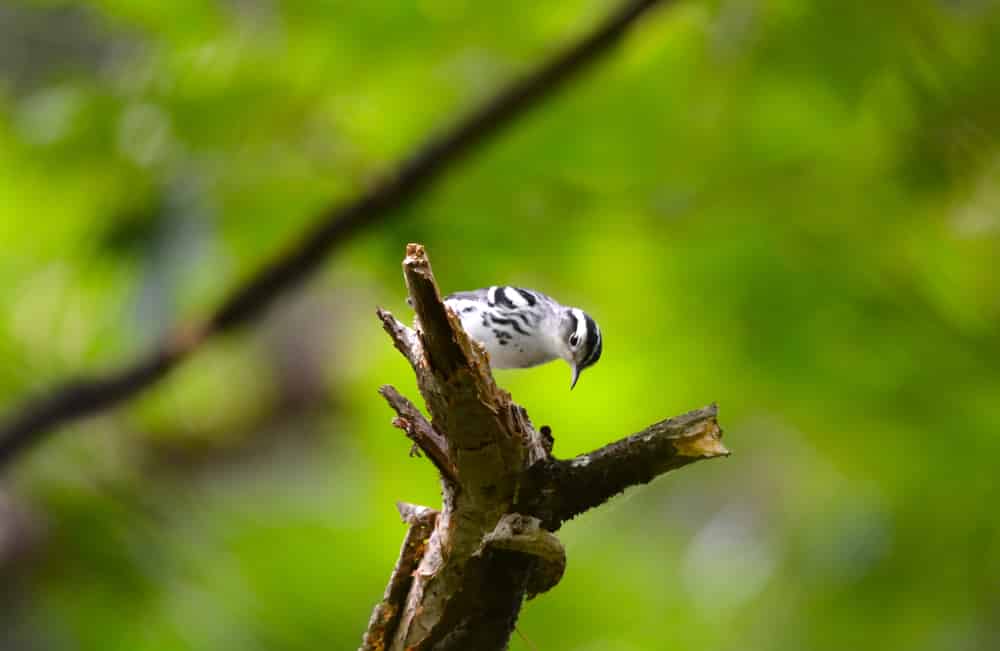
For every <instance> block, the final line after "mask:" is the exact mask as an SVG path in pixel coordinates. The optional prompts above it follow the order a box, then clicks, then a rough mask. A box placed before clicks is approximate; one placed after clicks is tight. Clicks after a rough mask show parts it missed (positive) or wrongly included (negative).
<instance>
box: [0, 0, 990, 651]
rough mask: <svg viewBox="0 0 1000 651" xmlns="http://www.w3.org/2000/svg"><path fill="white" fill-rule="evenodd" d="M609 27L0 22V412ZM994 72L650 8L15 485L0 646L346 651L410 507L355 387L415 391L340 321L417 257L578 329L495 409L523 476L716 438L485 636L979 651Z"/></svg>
mask: <svg viewBox="0 0 1000 651" xmlns="http://www.w3.org/2000/svg"><path fill="white" fill-rule="evenodd" d="M609 6H610V3H608V2H599V3H592V2H580V1H572V2H563V3H528V2H515V3H513V4H512V5H511V4H509V3H508V4H504V3H472V2H468V1H466V0H416V1H414V2H407V1H399V2H392V3H361V2H357V3H341V2H305V1H302V0H296V1H290V2H281V3H279V2H275V1H273V0H229V1H227V2H208V1H199V0H185V1H183V2H181V1H178V0H171V1H169V2H167V1H165V0H147V1H144V2H130V1H123V0H93V1H91V2H82V3H75V4H62V3H52V2H38V3H34V4H14V5H12V6H10V7H8V8H7V9H0V179H2V182H0V241H2V242H3V245H4V247H3V249H4V255H3V256H2V257H0V299H2V300H3V303H4V305H5V309H4V310H3V311H2V312H0V358H2V359H3V360H4V364H3V365H2V367H0V402H2V403H3V405H4V406H5V408H11V407H12V406H13V405H15V404H16V403H17V402H18V400H20V399H21V398H23V397H24V396H26V395H29V394H31V393H33V392H36V391H40V390H42V389H44V387H46V386H49V385H51V384H52V383H53V382H55V381H56V380H58V379H62V378H65V377H67V376H70V375H72V374H75V373H79V372H82V371H85V370H94V369H102V368H107V367H109V366H111V365H113V364H116V363H118V362H120V361H122V360H124V359H128V358H129V356H130V355H132V354H135V353H136V352H137V351H139V350H142V349H143V347H145V346H146V345H148V344H150V343H151V342H153V341H155V338H156V336H157V335H159V334H160V333H162V332H163V330H164V329H165V328H166V326H167V325H168V324H170V323H173V322H176V321H178V320H182V319H184V318H189V317H191V316H195V315H199V314H202V313H204V311H205V310H206V309H207V308H208V307H209V306H211V305H213V304H215V302H217V301H218V300H219V298H220V297H221V296H223V295H224V293H225V292H226V291H227V290H228V289H229V288H231V287H233V286H234V285H235V284H237V283H238V282H239V281H240V280H241V279H243V278H245V277H246V276H247V275H248V274H249V273H250V272H251V271H252V270H254V269H256V268H257V267H258V266H259V265H261V264H262V263H264V262H265V261H267V260H268V259H270V258H271V257H272V256H274V255H275V254H276V253H277V252H280V251H281V250H283V249H284V247H286V246H288V245H290V244H291V243H292V242H294V241H295V238H296V237H297V236H298V235H299V233H300V232H301V231H302V229H303V227H304V226H305V225H306V224H308V223H310V219H311V218H312V217H313V216H314V215H315V214H316V212H317V211H318V210H320V209H321V208H323V207H324V206H327V205H329V204H330V202H331V201H338V200H343V199H344V198H346V197H349V196H351V195H352V194H353V193H355V192H357V191H359V190H360V189H361V188H363V187H365V186H366V184H368V183H370V182H371V180H372V179H373V178H375V177H377V176H378V174H380V173H381V172H383V171H385V170H387V169H388V168H389V167H390V166H391V164H392V162H393V161H394V160H396V159H398V158H399V157H400V156H402V155H404V154H405V153H406V152H408V151H409V150H410V149H411V148H412V147H414V146H415V145H416V144H418V143H419V142H420V141H421V139H422V138H423V137H424V136H425V134H427V133H429V132H433V131H436V130H439V129H441V128H443V127H444V126H445V125H447V124H448V123H449V121H450V120H452V119H454V117H455V116H456V115H458V114H460V113H461V112H463V111H466V110H468V109H469V108H470V107H471V106H473V105H475V104H476V102H478V101H480V100H482V99H483V98H484V97H486V96H488V95H489V93H490V92H491V91H492V90H493V89H495V88H497V87H499V86H500V85H501V84H502V83H503V82H505V81H506V80H509V79H511V78H513V77H515V76H516V75H517V74H519V73H520V72H522V71H524V70H526V69H527V68H529V67H530V66H531V65H532V64H534V63H535V62H537V61H539V60H540V59H541V58H542V57H544V56H545V55H546V54H547V53H549V52H552V51H553V49H554V48H555V47H556V46H557V44H559V43H562V42H565V41H566V40H567V39H568V38H571V37H572V36H573V35H576V34H579V33H580V32H581V31H583V30H584V29H585V28H586V26H587V25H589V24H590V23H591V22H592V21H593V20H595V19H596V18H597V17H599V16H600V15H601V14H602V13H603V11H604V10H605V9H606V8H607V7H609ZM31 35H34V36H33V37H31ZM3 43H6V45H2V44H3ZM39 43H42V44H46V43H48V44H56V45H58V47H57V46H56V45H51V46H46V47H44V48H43V47H41V46H39V45H38V44H39ZM997 61H1000V11H998V10H997V8H996V5H995V3H991V2H987V1H975V0H964V1H958V0H951V1H948V2H945V1H944V0H936V1H932V0H902V1H899V2H892V3H868V2H857V1H847V2H844V1H840V0H837V1H835V0H818V1H812V2H807V1H805V0H725V1H721V2H695V1H693V0H691V1H688V2H682V3H680V4H678V5H677V6H676V7H674V8H672V9H671V10H669V11H664V12H658V13H656V14H654V15H653V16H652V17H651V18H649V19H648V20H647V21H646V22H644V23H643V24H642V25H641V26H640V27H639V29H638V30H637V31H636V32H635V33H633V34H632V35H631V36H630V37H629V38H628V39H627V41H626V42H625V43H624V45H623V46H622V47H621V48H620V49H619V50H617V51H616V52H615V53H614V55H613V56H612V57H611V58H609V59H608V60H606V61H604V62H601V63H600V64H599V65H597V66H596V67H595V68H594V69H593V70H592V71H591V72H590V74H589V75H588V76H587V77H586V78H585V79H584V80H582V81H581V82H579V83H576V84H575V85H573V86H572V87H571V88H570V89H568V90H567V91H566V92H563V93H561V94H559V95H558V96H557V97H556V98H554V99H553V100H552V101H550V102H548V103H547V104H545V105H544V107H542V109H541V110H539V111H537V112H535V113H533V114H532V115H531V116H529V117H528V118H527V119H525V120H523V121H521V122H519V123H518V124H516V125H515V126H514V128H512V129H509V130H507V131H505V132H504V133H503V135H502V136H501V137H500V138H497V139H495V140H494V141H493V142H491V144H490V145H489V147H488V148H486V149H484V150H483V151H481V152H480V153H479V154H478V155H477V156H475V157H474V158H473V160H472V161H471V162H469V163H467V164H466V165H464V166H462V167H461V168H459V169H456V170H454V171H453V172H452V173H451V174H450V175H449V176H448V177H447V178H446V179H445V180H444V181H443V182H441V183H439V184H438V185H436V186H435V187H434V188H432V190H431V192H429V193H428V194H426V195H425V196H424V197H422V198H421V199H420V200H418V201H417V202H415V203H414V204H413V205H411V206H409V207H408V208H406V209H405V210H404V211H402V212H401V214H399V215H397V216H396V218H395V220H394V221H392V222H391V223H389V224H387V225H385V226H384V227H382V228H379V229H378V230H377V231H374V232H371V233H368V234H366V235H365V236H363V237H362V238H360V239H358V240H356V241H355V242H353V243H352V244H351V245H350V246H348V247H346V248H344V249H341V250H340V251H339V252H338V254H337V256H336V257H335V258H334V259H332V260H331V262H330V263H329V264H328V265H327V267H326V268H325V269H324V271H323V272H322V273H321V274H320V275H319V277H317V278H316V279H315V280H314V281H313V282H312V283H311V284H310V285H309V286H308V287H306V288H305V289H304V290H303V292H302V294H301V295H300V296H298V297H295V298H289V299H287V300H285V301H283V302H282V303H280V304H279V305H278V306H277V307H276V309H275V310H274V311H273V312H272V314H270V315H269V316H268V318H267V319H266V320H265V322H264V323H263V324H261V326H260V327H259V328H257V329H255V330H253V331H252V332H248V333H244V334H241V335H238V336H235V337H231V338H229V339H227V340H224V341H221V342H218V343H214V344H212V345H211V346H210V347H209V348H208V349H207V350H205V351H203V352H202V353H201V354H199V356H198V357H196V358H195V359H193V360H192V361H191V362H190V363H188V364H187V365H186V366H184V367H183V368H182V369H181V370H180V371H178V372H177V373H176V374H174V375H172V376H171V377H170V378H169V379H168V380H167V381H166V382H164V383H163V384H162V385H160V386H158V387H157V388H156V389H154V390H153V391H151V392H149V393H147V394H145V395H144V396H142V398H141V399H140V400H138V401H137V402H135V403H134V404H133V405H130V406H129V407H128V408H126V409H123V410H120V411H118V412H116V413H114V414H110V415H106V416H102V417H100V418H97V419H94V420H92V421H88V422H86V423H83V424H80V425H77V426H74V427H71V428H68V429H66V430H65V431H62V432H60V433H59V434H58V435H56V436H54V437H52V439H50V440H49V441H47V442H46V443H45V444H44V445H43V446H41V447H40V448H38V449H37V450H36V451H34V452H33V453H32V454H31V455H30V456H29V457H27V458H26V459H25V460H24V462H23V463H22V464H20V466H19V467H18V468H17V469H16V470H17V471H16V473H15V475H14V481H13V482H11V490H12V492H13V493H14V494H15V495H17V496H18V498H19V499H20V500H21V501H22V502H23V504H24V505H25V507H26V508H28V509H29V510H31V511H32V512H33V513H34V515H35V517H36V518H37V519H39V520H40V521H41V522H43V523H44V525H45V526H44V527H42V529H43V531H44V533H43V534H42V535H41V536H40V541H39V542H38V544H37V549H36V550H35V552H34V553H32V554H30V555H29V556H27V557H19V558H17V559H15V560H13V561H8V563H7V565H6V566H4V565H2V563H3V562H4V561H5V559H4V558H3V556H0V571H2V572H11V573H13V568H14V567H17V568H19V569H20V570H21V571H19V572H17V576H18V578H19V580H20V584H19V585H23V588H22V589H21V590H19V591H18V594H19V595H20V596H19V597H18V598H17V599H13V600H12V604H11V607H10V608H7V609H6V613H7V614H6V615H0V628H7V629H8V630H10V631H12V633H11V635H13V636H15V637H14V638H13V639H25V640H33V641H34V643H36V644H38V645H39V647H38V648H52V649H61V648H75V649H102V650H104V649H123V650H124V649H127V650H129V651H157V650H160V649H171V650H173V649H192V650H194V649H198V650H200V649H205V650H209V649H211V650H213V651H214V650H218V649H240V650H248V649H269V650H275V649H282V650H288V651H292V650H297V649H301V650H306V649H316V648H321V647H322V648H338V649H340V648H355V647H356V646H357V644H358V643H359V640H360V635H361V632H362V630H363V629H364V626H365V623H366V622H367V618H368V615H369V613H370V609H371V607H372V606H373V605H374V603H375V601H376V600H377V598H378V597H379V595H380V594H381V592H382V589H383V587H384V584H385V580H386V579H387V577H388V574H389V571H390V569H391V567H392V564H393V562H394V560H395V556H396V553H397V551H398V547H399V544H400V541H401V540H402V536H403V532H404V531H403V526H402V525H400V524H399V523H398V519H397V517H396V515H395V512H394V509H393V503H394V501H395V500H400V499H402V500H407V501H413V502H419V503H425V504H430V505H436V504H437V501H438V493H437V487H436V485H435V481H434V477H433V472H432V469H431V466H430V464H428V463H427V462H426V460H416V459H411V458H409V457H408V456H407V454H406V451H407V449H408V442H407V441H406V440H405V439H404V438H403V437H402V436H401V435H400V434H399V433H398V432H397V431H395V430H392V429H391V428H390V426H389V421H390V413H389V411H388V409H387V408H386V407H385V406H384V405H383V404H382V403H381V402H380V399H379V397H378V396H377V395H376V393H375V389H376V388H377V387H378V386H379V385H380V384H383V383H394V384H396V385H397V386H399V387H400V389H401V390H403V391H404V392H406V393H408V394H410V395H411V397H414V398H416V392H415V389H414V382H413V379H412V377H411V374H410V373H409V371H408V369H407V367H406V364H405V362H404V361H403V360H402V359H401V358H400V357H399V356H398V354H397V353H396V352H395V351H394V350H393V349H392V347H391V346H390V345H389V343H388V340H387V339H386V337H385V336H384V334H383V333H382V332H381V331H380V329H379V327H378V324H377V321H376V319H375V318H374V314H373V311H374V307H375V306H376V305H383V306H385V307H388V308H390V309H392V310H394V311H395V312H396V313H397V314H399V315H407V314H408V311H407V309H406V306H405V305H404V304H403V302H402V296H403V288H402V282H401V278H400V274H399V261H400V258H401V254H402V252H403V247H404V245H405V243H406V242H408V241H420V242H423V243H424V244H426V245H427V247H428V250H429V252H430V255H431V257H432V260H433V262H434V265H435V271H436V273H437V275H438V278H439V280H440V281H441V282H442V284H443V285H444V286H445V287H444V288H445V289H446V290H448V291H450V290H458V289H470V288H474V287H477V286H483V285H488V284H492V283H516V284H521V285H525V286H531V287H537V288H539V289H542V290H544V291H547V292H549V293H551V294H553V295H555V296H557V297H559V298H560V299H562V300H564V301H566V302H573V303H577V304H579V305H581V306H584V307H586V309H587V310H588V311H589V312H590V313H592V314H594V315H595V316H596V318H597V319H598V321H599V322H600V323H601V326H602V329H603V331H604V334H605V353H604V357H603V358H602V361H601V363H600V364H599V365H597V366H596V367H595V368H593V369H591V370H589V371H588V372H587V373H586V374H585V375H584V376H583V378H582V380H581V382H580V385H579V386H578V387H577V389H576V390H575V391H574V392H573V393H569V391H568V383H569V371H568V370H567V369H566V368H565V367H564V366H560V365H558V364H552V365H549V366H545V367H541V368H538V369H534V370H531V371H527V372H525V371H520V372H514V371H502V372H499V373H498V374H497V377H498V379H499V381H500V382H501V384H503V385H504V386H505V387H507V388H508V389H509V390H510V391H511V392H512V393H513V395H514V397H515V399H516V400H517V401H518V402H520V403H521V404H523V405H525V406H526V407H527V409H528V410H529V413H530V414H531V416H532V418H533V420H534V422H535V423H536V425H541V424H548V425H551V426H552V428H553V431H554V434H555V437H556V442H557V443H556V452H557V454H559V455H560V456H568V455H571V454H575V453H579V452H582V451H585V450H588V449H591V448H593V447H596V446H599V445H601V444H603V443H605V442H607V441H609V440H611V439H614V438H618V437H620V436H623V435H626V434H628V433H630V432H632V431H635V430H637V429H640V428H641V427H644V426H645V425H647V424H649V423H651V422H653V421H655V420H658V419H660V418H663V417H666V416H669V415H673V414H676V413H679V412H682V411H685V410H687V409H691V408H694V407H698V406H701V405H703V404H705V403H707V402H710V401H717V402H718V403H719V404H720V406H721V414H722V416H721V419H722V423H723V424H724V426H725V427H726V444H727V446H728V447H730V449H732V450H733V452H734V456H733V457H732V458H730V459H728V460H726V461H722V462H716V463H713V464H705V465H699V466H696V467H693V468H690V469H686V470H683V471H681V472H679V473H677V474H676V475H673V476H670V477H669V478H666V479H662V480H660V481H658V482H656V483H655V484H653V485H652V486H649V487H645V488H643V489H639V490H633V491H630V492H629V493H628V494H627V495H626V496H625V497H623V498H620V499H618V500H617V501H615V502H613V503H612V504H611V505H609V506H607V507H605V508H604V509H602V510H601V511H599V512H595V513H593V514H589V515H588V516H586V517H582V518H580V519H578V520H576V521H574V522H572V523H570V524H569V525H568V526H567V527H566V528H565V529H564V531H563V534H562V536H563V538H564V540H565V542H566V544H567V549H568V558H569V567H568V571H567V574H566V577H565V579H564V580H563V583H562V584H561V585H560V586H559V587H558V588H557V589H556V590H555V591H553V592H551V593H549V594H546V595H544V596H542V597H540V598H539V599H538V600H536V601H533V602H531V603H529V604H528V605H527V606H526V608H525V611H524V613H523V616H522V619H521V622H520V625H519V626H520V629H521V631H523V632H524V633H525V635H526V636H527V637H528V638H530V639H531V640H532V641H533V642H534V643H535V645H537V646H538V648H540V649H576V650H580V651H584V650H590V649H593V650H596V649H601V650H602V651H603V650H608V649H621V650H628V651H634V650H639V649H642V650H645V649H649V650H654V649H664V648H671V649H692V650H694V649H705V650H710V649H711V650H720V651H726V650H729V649H790V650H792V649H795V650H797V649H811V650H816V651H822V650H824V649H844V648H864V649H869V648H870V649H906V650H907V651H912V650H921V649H937V648H945V649H987V648H996V646H997V644H998V643H1000V638H998V637H997V636H998V633H997V628H996V623H995V622H996V613H997V612H998V608H1000V601H998V598H997V593H996V586H997V582H998V581H1000V561H998V560H997V559H998V558H1000V525H998V524H997V518H996V517H995V514H994V511H995V508H996V505H997V503H998V501H1000V489H998V487H997V486H998V484H997V482H996V478H995V474H996V473H995V466H996V464H995V462H994V459H995V458H996V457H997V455H998V453H1000V437H998V436H997V428H998V425H1000V400H997V396H1000V374H998V373H997V364H996V360H997V359H998V355H1000V333H998V324H1000V274H998V273H996V271H995V270H994V269H993V268H992V264H993V263H994V261H995V260H996V258H997V255H998V253H1000V157H998V154H1000V81H998V80H1000V77H998V76H997V74H996V69H995V68H996V66H995V63H996V62H997ZM404 318H408V317H404ZM2 513H3V511H0V516H2ZM2 531H3V529H2V522H0V533H2ZM0 538H2V536H0ZM2 551H3V545H0V553H2ZM3 618H6V619H3ZM4 640H5V638H3V637H0V645H2V643H3V641H4ZM352 645H353V646H352ZM512 648H514V649H518V648H526V647H525V646H524V644H523V643H522V642H521V640H520V639H518V638H515V639H514V641H513V643H512Z"/></svg>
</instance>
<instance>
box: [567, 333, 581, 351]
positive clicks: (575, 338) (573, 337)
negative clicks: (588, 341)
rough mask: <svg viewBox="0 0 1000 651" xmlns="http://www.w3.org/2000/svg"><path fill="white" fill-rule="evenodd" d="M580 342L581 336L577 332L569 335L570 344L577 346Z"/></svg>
mask: <svg viewBox="0 0 1000 651" xmlns="http://www.w3.org/2000/svg"><path fill="white" fill-rule="evenodd" d="M579 343H580V337H578V336H577V335H575V334H572V335H570V336H569V345H570V346H572V347H573V348H576V347H577V345H578V344H579Z"/></svg>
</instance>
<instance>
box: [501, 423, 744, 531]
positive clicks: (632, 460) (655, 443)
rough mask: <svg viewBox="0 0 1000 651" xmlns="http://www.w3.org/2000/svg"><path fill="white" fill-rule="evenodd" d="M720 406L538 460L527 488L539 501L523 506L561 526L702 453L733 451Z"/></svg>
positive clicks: (553, 527) (554, 526) (549, 523)
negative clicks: (722, 424)
mask: <svg viewBox="0 0 1000 651" xmlns="http://www.w3.org/2000/svg"><path fill="white" fill-rule="evenodd" d="M718 411H719V409H718V407H717V406H716V405H714V404H713V405H709V406H708V407H702V408H701V409H697V410H695V411H692V412H689V413H687V414H683V415H681V416H677V417H675V418H669V419H667V420H664V421H660V422H659V423H656V424H654V425H650V426H649V427H647V428H646V429H644V430H643V431H641V432H639V433H637V434H633V435H632V436H629V437H628V438H624V439H621V440H620V441H615V442H614V443H610V444H608V445H606V446H604V447H603V448H600V449H598V450H595V451H593V452H590V453H588V454H581V455H580V456H578V457H574V458H573V459H547V460H545V461H544V462H542V463H538V464H535V465H534V466H532V467H531V468H530V469H529V471H528V473H527V475H526V478H525V483H526V486H528V488H527V490H526V491H525V494H526V495H530V496H532V498H534V499H535V500H537V501H536V502H535V503H532V504H521V505H519V508H522V509H524V510H526V511H528V512H530V513H533V514H535V515H537V516H538V517H539V518H541V520H542V523H543V526H545V527H546V528H547V529H549V530H550V531H555V530H557V529H558V528H559V527H560V526H561V525H562V523H564V522H566V521H567V520H570V519H572V518H574V517H576V516H578V515H580V514H581V513H583V512H585V511H587V510H589V509H592V508H594V507H597V506H600V505H601V504H604V503H605V502H607V501H608V500H609V499H611V498H612V497H614V496H615V495H618V494H619V493H621V492H623V491H624V490H625V489H626V488H629V487H630V486H637V485H639V484H647V483H649V482H650V481H652V480H653V479H656V478H657V477H659V476H660V475H662V474H663V473H665V472H669V471H671V470H675V469H677V468H680V467H682V466H686V465H688V464H689V463H694V462H695V461H698V460H700V459H711V458H713V457H722V456H729V450H727V449H726V447H725V446H724V445H723V444H722V429H721V428H720V427H719V423H718V421H717V420H716V417H717V415H718ZM543 487H544V488H543Z"/></svg>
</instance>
